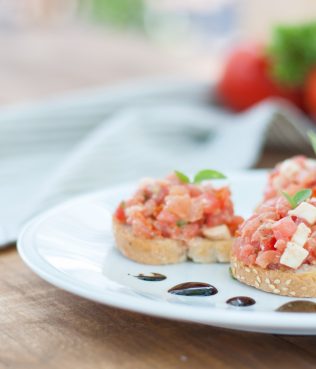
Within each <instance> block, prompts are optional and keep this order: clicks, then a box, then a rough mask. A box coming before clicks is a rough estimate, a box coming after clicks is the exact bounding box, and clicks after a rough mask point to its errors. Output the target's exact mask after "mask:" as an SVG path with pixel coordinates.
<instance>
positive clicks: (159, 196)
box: [115, 175, 243, 241]
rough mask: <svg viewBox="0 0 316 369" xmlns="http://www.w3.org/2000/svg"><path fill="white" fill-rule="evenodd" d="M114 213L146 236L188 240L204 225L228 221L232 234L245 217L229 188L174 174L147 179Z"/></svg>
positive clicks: (141, 234)
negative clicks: (188, 180)
mask: <svg viewBox="0 0 316 369" xmlns="http://www.w3.org/2000/svg"><path fill="white" fill-rule="evenodd" d="M115 216H116V218H117V219H118V220H120V221H121V222H124V223H126V224H128V225H130V226H131V227H132V230H133V233H134V234H135V235H137V236H142V237H146V238H151V237H170V238H173V239H178V240H181V241H186V240H188V239H190V238H192V237H196V236H200V235H202V228H203V227H204V226H209V227H211V226H217V225H222V224H225V225H227V226H228V227H229V229H230V232H231V234H232V235H233V234H234V233H235V232H236V229H237V228H238V226H239V224H241V223H242V221H243V219H242V218H241V217H239V216H235V214H234V207H233V203H232V201H231V194H230V191H229V189H228V188H227V187H221V188H214V187H213V186H212V185H211V184H209V183H208V184H191V183H190V184H187V183H183V182H181V181H179V179H178V178H177V177H175V176H174V175H171V176H169V177H168V178H167V179H164V180H150V179H147V180H144V181H143V183H142V184H141V186H140V188H139V189H138V190H137V191H136V193H135V195H134V196H133V197H132V198H130V199H129V200H127V201H126V202H125V206H124V208H123V207H122V206H120V207H118V209H117V210H116V212H115Z"/></svg>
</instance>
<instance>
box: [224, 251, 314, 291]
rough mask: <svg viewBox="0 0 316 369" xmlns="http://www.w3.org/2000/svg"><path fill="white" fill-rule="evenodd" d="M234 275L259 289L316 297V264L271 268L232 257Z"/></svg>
mask: <svg viewBox="0 0 316 369" xmlns="http://www.w3.org/2000/svg"><path fill="white" fill-rule="evenodd" d="M231 271H232V275H233V276H234V277H235V278H236V279H238V280H239V281H240V282H242V283H245V284H247V285H249V286H252V287H255V288H258V289H259V290H262V291H266V292H271V293H275V294H277V295H282V296H290V297H316V266H309V265H305V266H302V267H301V268H299V269H298V270H293V271H292V270H286V271H282V270H271V269H263V268H261V267H259V266H249V267H248V266H247V265H245V264H244V263H243V262H241V261H239V260H237V259H236V258H232V260H231Z"/></svg>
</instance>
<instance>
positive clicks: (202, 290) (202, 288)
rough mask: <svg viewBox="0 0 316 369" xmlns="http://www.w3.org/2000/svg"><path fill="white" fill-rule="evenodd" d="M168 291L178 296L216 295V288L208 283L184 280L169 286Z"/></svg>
mask: <svg viewBox="0 0 316 369" xmlns="http://www.w3.org/2000/svg"><path fill="white" fill-rule="evenodd" d="M168 292H169V293H172V294H173V295H180V296H212V295H216V294H217V292H218V290H217V288H216V287H214V286H212V285H211V284H208V283H202V282H185V283H180V284H177V285H176V286H174V287H172V288H170V289H169V290H168Z"/></svg>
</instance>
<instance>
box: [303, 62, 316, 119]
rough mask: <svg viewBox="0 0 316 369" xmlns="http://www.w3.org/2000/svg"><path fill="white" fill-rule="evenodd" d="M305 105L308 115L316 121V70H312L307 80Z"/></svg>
mask: <svg viewBox="0 0 316 369" xmlns="http://www.w3.org/2000/svg"><path fill="white" fill-rule="evenodd" d="M304 103H305V106H306V109H307V111H308V113H309V114H310V115H311V116H312V117H313V118H314V119H316V69H314V70H312V72H311V73H310V74H309V76H308V78H307V80H306V83H305V91H304Z"/></svg>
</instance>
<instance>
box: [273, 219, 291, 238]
mask: <svg viewBox="0 0 316 369" xmlns="http://www.w3.org/2000/svg"><path fill="white" fill-rule="evenodd" d="M296 229H297V225H296V224H295V222H293V219H292V218H291V217H289V216H288V217H285V218H282V219H280V220H278V221H277V222H276V223H274V225H273V226H272V231H273V234H274V237H275V238H276V239H277V240H285V241H289V240H290V239H291V238H292V236H293V234H294V233H295V231H296Z"/></svg>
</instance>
